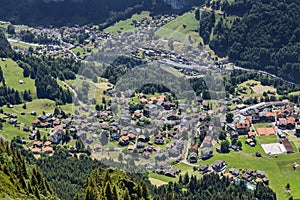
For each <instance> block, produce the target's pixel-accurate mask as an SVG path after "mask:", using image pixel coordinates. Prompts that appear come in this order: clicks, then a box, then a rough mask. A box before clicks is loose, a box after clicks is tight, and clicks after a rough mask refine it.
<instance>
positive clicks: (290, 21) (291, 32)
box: [199, 0, 300, 83]
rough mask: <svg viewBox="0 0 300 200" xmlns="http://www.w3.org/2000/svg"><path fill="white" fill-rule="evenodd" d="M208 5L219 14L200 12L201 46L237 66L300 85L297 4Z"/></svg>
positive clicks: (248, 1) (242, 1)
mask: <svg viewBox="0 0 300 200" xmlns="http://www.w3.org/2000/svg"><path fill="white" fill-rule="evenodd" d="M208 2H209V1H207V3H206V6H210V7H212V8H213V9H214V10H221V11H222V12H223V14H217V13H216V12H211V11H203V12H202V13H201V16H200V20H199V21H200V26H199V34H200V35H201V36H202V37H203V40H204V43H205V44H208V45H209V46H210V47H211V48H212V49H213V50H214V51H215V52H216V53H217V54H218V55H219V56H221V57H223V56H228V57H229V59H230V60H231V61H233V62H234V63H235V64H237V65H238V66H241V67H245V68H251V69H257V70H264V71H267V72H269V73H272V74H275V75H277V76H279V77H281V78H283V79H286V80H290V81H293V82H295V83H300V81H299V80H300V79H299V77H300V64H299V63H300V21H299V20H298V19H299V18H300V12H299V10H300V2H299V1H290V0H284V1H282V0H270V1H263V0H255V1H254V0H234V1H230V2H229V1H222V2H221V1H216V2H217V3H214V4H213V5H211V3H208ZM214 2H215V1H214ZM214 19H215V20H214ZM212 24H213V26H212Z"/></svg>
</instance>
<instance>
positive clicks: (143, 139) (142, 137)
mask: <svg viewBox="0 0 300 200" xmlns="http://www.w3.org/2000/svg"><path fill="white" fill-rule="evenodd" d="M148 141H149V137H146V136H145V135H139V136H138V142H148Z"/></svg>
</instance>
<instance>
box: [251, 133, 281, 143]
mask: <svg viewBox="0 0 300 200" xmlns="http://www.w3.org/2000/svg"><path fill="white" fill-rule="evenodd" d="M256 139H257V141H258V143H259V144H271V143H277V142H278V138H277V136H276V135H264V136H257V137H256Z"/></svg>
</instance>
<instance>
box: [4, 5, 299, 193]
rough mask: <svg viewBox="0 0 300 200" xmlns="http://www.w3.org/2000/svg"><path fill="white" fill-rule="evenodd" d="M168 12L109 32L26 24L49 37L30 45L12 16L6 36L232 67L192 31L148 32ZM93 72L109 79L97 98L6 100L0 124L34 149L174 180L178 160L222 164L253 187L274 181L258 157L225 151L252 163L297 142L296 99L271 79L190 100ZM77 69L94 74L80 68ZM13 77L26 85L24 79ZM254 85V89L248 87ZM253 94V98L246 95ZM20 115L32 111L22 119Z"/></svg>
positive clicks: (196, 74) (184, 66)
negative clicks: (119, 85) (124, 85)
mask: <svg viewBox="0 0 300 200" xmlns="http://www.w3.org/2000/svg"><path fill="white" fill-rule="evenodd" d="M174 2H175V1H172V2H171V1H170V2H169V3H171V4H172V5H173V4H174ZM174 6H177V5H175V4H174ZM176 18H177V15H163V16H156V17H143V18H142V19H140V20H135V19H134V20H130V22H129V25H130V26H131V27H134V29H133V30H131V31H123V30H119V31H118V33H117V34H116V33H111V32H105V31H104V32H103V31H99V30H98V29H97V27H95V26H92V25H86V26H82V27H81V26H74V27H61V28H59V29H58V28H47V29H45V28H43V27H37V28H30V33H32V34H33V37H34V38H40V37H41V36H43V37H44V36H45V37H46V38H48V40H47V41H49V44H40V43H39V44H37V45H36V46H35V45H33V43H35V41H29V42H26V41H23V40H22V34H24V32H26V31H27V30H29V29H28V27H24V26H16V33H15V34H14V35H13V34H12V35H9V39H10V42H11V43H12V44H13V45H14V44H16V43H22V44H26V43H27V45H29V46H32V47H34V48H23V47H20V46H17V45H15V46H14V48H15V49H16V51H17V52H20V53H22V54H35V55H39V56H42V55H47V56H54V57H56V56H58V57H73V58H75V59H76V60H77V61H78V62H81V61H82V60H83V61H82V62H89V61H91V60H92V61H94V60H97V59H98V56H99V54H101V53H103V52H105V53H107V54H111V55H114V54H115V53H116V52H117V53H120V52H121V54H122V55H124V54H126V55H127V54H128V55H130V56H132V57H134V58H136V59H143V60H145V61H147V62H148V63H151V64H164V65H166V66H168V67H171V68H172V69H174V72H176V73H178V74H180V75H182V76H184V77H185V78H187V79H188V80H189V79H196V78H203V77H205V76H207V75H212V74H213V75H220V74H221V75H224V76H225V77H226V76H227V74H228V73H231V72H232V71H233V70H234V69H235V66H233V65H232V64H231V63H229V62H228V61H227V59H223V60H219V59H218V58H217V57H215V56H213V55H212V54H211V53H210V52H209V51H206V50H205V47H203V46H202V45H201V44H200V43H198V42H197V41H196V40H194V38H191V37H188V38H185V39H187V41H188V42H186V41H184V42H182V41H176V40H174V41H171V40H166V39H163V38H162V37H160V36H158V35H156V34H155V31H156V30H158V29H159V28H161V27H163V26H164V25H166V24H167V23H168V22H170V21H173V20H176ZM182 26H183V27H184V26H186V24H182ZM148 27H149V28H152V29H153V30H154V32H152V31H149V30H148V29H146V28H148ZM170 41H171V42H170ZM174 46H175V47H176V48H174ZM199 51H200V52H199ZM117 55H119V54H117ZM3 59H4V60H3V62H5V61H6V60H5V58H3ZM85 59H86V60H85ZM101 62H102V60H101ZM103 63H105V62H104V61H103ZM103 63H101V64H103ZM105 64H107V63H105ZM109 64H110V63H109ZM266 75H267V77H268V78H270V77H271V76H268V74H266ZM98 78H99V80H98V79H97V81H96V83H95V85H97V84H98V83H100V82H101V84H104V85H106V86H107V87H108V88H109V89H106V90H104V91H103V92H101V94H100V95H99V94H97V95H98V96H101V97H102V102H101V103H99V102H100V100H99V99H97V105H96V103H95V102H92V101H90V102H81V101H78V100H77V101H76V102H74V103H75V104H76V105H72V109H71V111H70V110H68V112H67V111H65V110H64V107H63V106H61V107H60V106H57V105H56V106H55V108H54V109H53V112H45V111H43V110H42V111H39V112H36V110H34V109H27V108H26V106H25V107H24V108H22V112H19V109H18V110H16V109H15V108H14V106H15V105H7V106H3V107H2V109H1V110H0V111H1V112H0V121H1V124H2V123H3V124H4V126H5V128H6V129H7V128H9V130H13V131H18V133H19V132H22V136H24V137H21V136H18V137H17V138H14V139H16V140H17V142H18V143H20V144H22V146H24V148H25V149H26V150H29V151H31V152H32V154H34V155H35V157H40V156H43V155H44V154H49V155H53V154H54V152H55V151H56V149H57V147H58V146H62V147H64V148H65V149H67V150H68V151H69V152H70V153H69V156H77V154H88V155H91V156H92V157H93V158H100V159H102V158H107V159H112V160H114V161H116V162H117V161H119V162H121V163H122V162H123V161H124V160H126V161H129V160H130V161H133V162H135V163H137V164H138V165H140V166H143V167H145V168H146V169H147V170H148V171H149V172H151V173H153V174H155V176H156V175H159V177H160V176H163V178H166V177H167V178H169V177H171V178H172V180H175V179H176V180H177V179H178V178H179V177H180V175H182V171H184V170H186V168H188V170H190V169H192V168H193V172H192V173H194V174H197V175H199V176H202V175H203V174H208V173H218V174H224V176H226V177H228V178H229V179H230V180H231V181H232V182H235V183H239V182H240V181H246V182H247V188H248V189H251V190H254V189H255V187H256V186H257V184H259V183H263V184H265V185H269V184H270V183H271V184H272V181H273V180H274V175H272V174H271V173H270V172H268V171H267V170H266V169H265V168H263V169H262V167H261V166H257V167H256V166H255V167H253V166H252V167H247V168H244V167H236V166H235V165H234V164H232V163H231V162H228V160H230V159H231V158H232V157H229V158H230V159H228V157H226V156H232V155H233V157H234V156H236V157H238V158H240V157H239V156H244V157H247V158H251V159H253V161H254V163H255V162H259V161H261V160H254V159H260V158H264V157H268V158H274V159H276V158H277V157H279V158H281V156H289V155H292V154H297V153H298V152H300V139H299V138H300V120H299V118H300V113H299V112H300V110H299V104H297V103H292V102H291V101H289V100H287V98H281V99H280V98H277V97H279V94H277V92H276V89H275V88H272V89H270V88H271V86H269V85H268V86H265V85H263V84H262V83H261V82H259V81H257V80H255V81H253V82H254V83H251V84H249V83H246V82H247V81H248V80H247V81H245V82H242V81H241V83H239V85H236V88H234V92H233V93H231V94H230V95H227V96H226V97H225V96H224V98H222V99H218V100H214V99H209V98H206V97H204V95H203V94H198V95H197V96H196V98H195V99H194V100H193V102H192V104H193V105H192V107H190V106H191V105H189V104H188V103H187V102H182V101H178V99H176V97H175V96H174V95H172V94H171V93H170V92H159V93H152V94H151V93H143V92H138V91H134V92H132V91H128V92H131V93H130V94H129V95H126V94H123V93H122V94H118V93H117V91H116V90H115V86H114V85H112V83H109V82H107V80H106V79H105V80H103V77H98ZM77 79H79V80H84V81H87V82H92V81H90V80H88V78H86V77H83V76H82V75H78V77H77ZM251 81H252V80H251ZM66 82H67V81H66ZM66 82H62V85H64V87H65V88H71V89H72V92H74V96H76V95H78V94H77V93H78V91H79V90H80V87H79V84H76V82H75V81H70V82H67V83H66ZM18 83H19V85H26V82H24V81H23V80H19V82H18ZM69 83H70V84H69ZM242 85H246V86H247V87H246V86H242ZM255 86H258V87H261V88H262V89H261V90H262V91H259V92H256V91H254V89H253V88H254V87H255ZM266 88H267V89H266ZM248 90H251V92H250V93H249V91H248ZM97 92H99V91H97ZM99 93H100V92H99ZM265 94H266V96H267V97H269V96H272V97H273V96H274V98H275V100H274V101H273V100H272V99H269V100H264V101H262V100H260V99H259V98H260V97H261V96H265ZM252 95H253V96H254V95H255V98H256V100H255V102H252V103H251V102H250V103H249V99H251V98H252ZM34 101H35V99H34V100H33V102H34ZM95 101H96V100H95ZM116 108H118V110H116ZM69 111H70V112H69ZM26 117H28V119H30V120H28V119H26V120H24V118H26ZM215 120H216V121H215ZM0 136H1V135H0ZM239 153H240V154H239ZM223 156H224V159H222V157H223ZM294 160H296V159H294ZM294 160H293V161H294ZM235 164H236V163H235ZM182 165H184V166H185V168H183V169H182V167H181V166H182ZM238 166H240V165H238ZM288 166H289V167H290V168H292V169H293V170H296V169H297V167H298V164H297V162H294V163H288ZM165 176H166V177H165Z"/></svg>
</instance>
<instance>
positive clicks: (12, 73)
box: [0, 59, 36, 95]
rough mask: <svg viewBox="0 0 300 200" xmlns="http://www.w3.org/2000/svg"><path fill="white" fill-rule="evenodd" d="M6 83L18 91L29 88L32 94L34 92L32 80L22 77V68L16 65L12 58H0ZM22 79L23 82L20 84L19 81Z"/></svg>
mask: <svg viewBox="0 0 300 200" xmlns="http://www.w3.org/2000/svg"><path fill="white" fill-rule="evenodd" d="M0 66H1V68H2V71H3V74H4V78H5V82H6V85H7V86H9V87H12V88H14V89H16V90H19V91H24V90H30V91H31V93H32V94H33V95H35V94H36V88H35V85H34V80H33V79H30V78H24V77H23V69H22V68H20V67H19V66H18V64H17V63H16V62H14V61H13V60H12V59H6V61H2V60H0ZM20 80H23V81H24V82H25V84H20V83H19V81H20Z"/></svg>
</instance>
